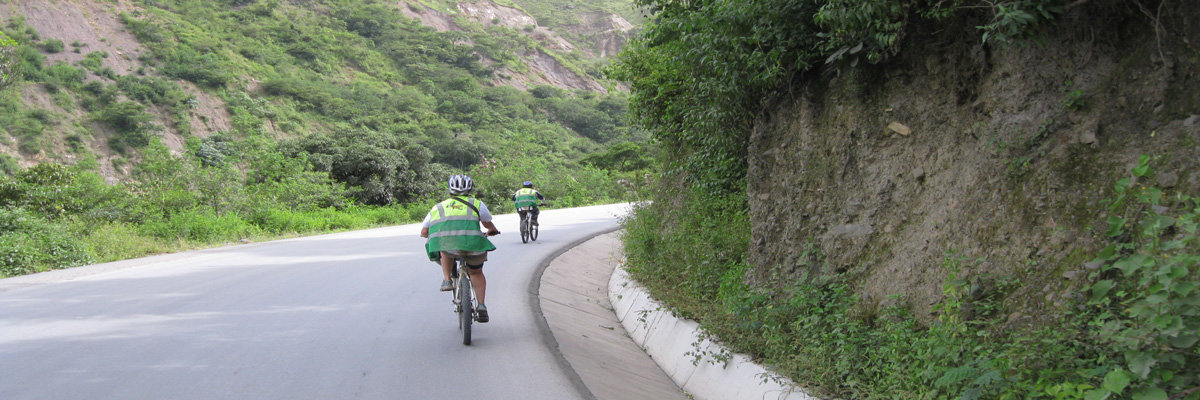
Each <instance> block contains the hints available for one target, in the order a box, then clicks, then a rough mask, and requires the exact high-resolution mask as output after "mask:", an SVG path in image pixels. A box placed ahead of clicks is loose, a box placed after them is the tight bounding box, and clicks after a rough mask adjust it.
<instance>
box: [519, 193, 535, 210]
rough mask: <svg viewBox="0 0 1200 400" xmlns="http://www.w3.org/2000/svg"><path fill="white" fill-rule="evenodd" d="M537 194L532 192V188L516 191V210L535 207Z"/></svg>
mask: <svg viewBox="0 0 1200 400" xmlns="http://www.w3.org/2000/svg"><path fill="white" fill-rule="evenodd" d="M537 192H538V191H536V190H533V188H520V189H517V193H516V194H515V195H516V200H515V202H516V204H517V209H520V208H521V207H532V206H534V205H536V204H537V203H538V198H537Z"/></svg>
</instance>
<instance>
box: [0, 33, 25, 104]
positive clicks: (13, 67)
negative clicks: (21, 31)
mask: <svg viewBox="0 0 1200 400" xmlns="http://www.w3.org/2000/svg"><path fill="white" fill-rule="evenodd" d="M20 65H21V63H20V60H18V59H17V41H16V40H13V39H12V38H10V37H8V35H6V34H4V32H0V90H2V89H4V88H6V87H8V85H9V84H11V83H12V82H13V80H14V78H15V77H17V76H20V74H19V72H20V71H18V67H19V66H20Z"/></svg>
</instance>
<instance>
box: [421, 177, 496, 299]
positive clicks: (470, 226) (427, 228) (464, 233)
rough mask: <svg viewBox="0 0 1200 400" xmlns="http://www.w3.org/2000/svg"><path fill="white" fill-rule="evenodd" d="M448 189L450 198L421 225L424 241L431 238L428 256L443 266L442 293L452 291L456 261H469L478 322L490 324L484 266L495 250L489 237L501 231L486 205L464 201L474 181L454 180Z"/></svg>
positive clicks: (480, 202) (427, 244)
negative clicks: (481, 226)
mask: <svg viewBox="0 0 1200 400" xmlns="http://www.w3.org/2000/svg"><path fill="white" fill-rule="evenodd" d="M448 186H449V187H450V198H449V199H446V200H445V201H442V202H441V203H438V204H437V205H436V206H433V209H431V210H429V214H428V215H426V216H425V222H424V223H423V224H422V225H421V237H423V238H429V241H427V242H425V252H426V253H427V254H428V255H429V261H433V262H440V263H441V264H442V286H441V290H442V291H443V292H448V291H450V290H453V286H452V284H451V282H450V271H452V270H453V269H454V258H455V257H462V258H463V259H465V260H466V262H467V270H468V271H469V272H468V273H469V274H470V275H471V286H472V287H474V288H475V295H476V297H477V298H478V299H479V306H478V307H476V308H475V310H476V311H478V317H477V318H476V320H477V321H479V322H488V313H487V306H485V305H484V304H483V297H484V293H485V292H486V291H487V279H486V278H484V276H483V262H484V261H487V252H489V251H492V250H495V249H496V246H495V245H493V244H492V242H491V241H490V240H488V238H487V236H495V235H499V234H500V231H499V230H497V229H496V225H495V224H493V223H492V213H491V212H489V211H488V208H487V205H486V204H483V202H482V201H479V200H477V199H475V198H471V197H466V198H464V197H463V196H466V195H467V194H470V193H471V190H473V189H475V182H473V181H471V177H469V176H466V175H454V176H451V177H450V180H449V182H448ZM480 224H482V225H483V226H484V227H486V228H487V229H488V232H487V236H484V233H483V232H482V231H480V230H479V225H480Z"/></svg>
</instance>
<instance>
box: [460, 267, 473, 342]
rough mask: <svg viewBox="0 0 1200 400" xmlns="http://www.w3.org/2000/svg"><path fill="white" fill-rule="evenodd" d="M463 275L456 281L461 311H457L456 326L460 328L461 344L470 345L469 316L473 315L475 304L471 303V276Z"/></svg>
mask: <svg viewBox="0 0 1200 400" xmlns="http://www.w3.org/2000/svg"><path fill="white" fill-rule="evenodd" d="M463 275H464V276H463V277H461V278H459V280H458V282H459V284H458V303H459V304H461V305H462V311H460V312H459V313H458V327H459V328H460V329H462V334H463V344H464V345H468V346H470V345H471V317H472V316H474V315H475V305H474V304H472V303H471V278H468V277H466V276H465V274H463Z"/></svg>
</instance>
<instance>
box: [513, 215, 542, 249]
mask: <svg viewBox="0 0 1200 400" xmlns="http://www.w3.org/2000/svg"><path fill="white" fill-rule="evenodd" d="M517 211H525V216H524V217H522V218H521V243H529V241H531V240H532V241H537V238H538V226H537V225H534V224H533V207H532V206H530V207H521V208H520V209H518V210H517Z"/></svg>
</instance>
